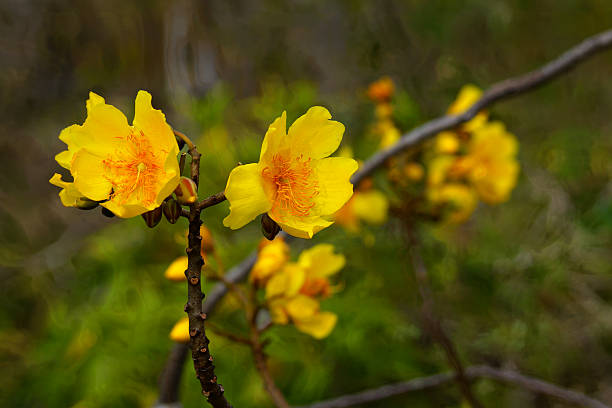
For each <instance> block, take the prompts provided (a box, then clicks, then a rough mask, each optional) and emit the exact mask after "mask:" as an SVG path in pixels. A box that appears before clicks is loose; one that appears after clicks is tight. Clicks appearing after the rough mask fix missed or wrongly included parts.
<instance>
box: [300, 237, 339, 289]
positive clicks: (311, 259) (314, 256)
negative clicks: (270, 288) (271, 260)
mask: <svg viewBox="0 0 612 408" xmlns="http://www.w3.org/2000/svg"><path fill="white" fill-rule="evenodd" d="M297 263H298V265H299V266H300V267H301V268H302V269H303V270H304V275H305V277H304V283H302V287H301V288H300V293H301V294H303V295H306V296H311V297H314V296H322V297H328V296H329V295H331V294H332V292H333V288H332V286H331V284H330V282H329V277H330V276H332V275H334V274H336V273H338V272H339V271H340V269H342V268H343V267H344V265H345V264H346V258H345V257H344V255H342V254H335V253H334V246H333V245H330V244H319V245H315V246H313V247H312V248H310V249H307V250H305V251H302V253H301V254H300V257H299V258H298V262H297Z"/></svg>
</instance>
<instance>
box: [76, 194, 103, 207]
mask: <svg viewBox="0 0 612 408" xmlns="http://www.w3.org/2000/svg"><path fill="white" fill-rule="evenodd" d="M98 205H99V204H98V202H97V201H93V200H90V199H89V198H86V197H81V198H79V199H77V200H76V207H77V208H79V209H81V210H93V209H94V208H96V207H97V206H98Z"/></svg>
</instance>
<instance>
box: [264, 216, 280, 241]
mask: <svg viewBox="0 0 612 408" xmlns="http://www.w3.org/2000/svg"><path fill="white" fill-rule="evenodd" d="M280 230H281V227H280V226H279V225H278V224H277V223H276V221H274V220H273V219H272V218H270V216H268V214H264V215H263V216H262V217H261V232H262V233H263V236H264V237H266V239H268V240H270V241H272V240H273V239H274V237H275V236H276V235H277V234H278V233H279V232H280Z"/></svg>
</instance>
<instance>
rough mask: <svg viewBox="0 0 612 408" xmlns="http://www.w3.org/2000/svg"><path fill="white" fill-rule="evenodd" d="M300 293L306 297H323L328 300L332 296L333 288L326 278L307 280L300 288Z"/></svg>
mask: <svg viewBox="0 0 612 408" xmlns="http://www.w3.org/2000/svg"><path fill="white" fill-rule="evenodd" d="M300 293H301V294H303V295H306V296H310V297H315V296H321V297H323V298H327V297H329V296H330V295H331V293H332V291H331V286H330V284H329V280H327V279H326V278H314V279H313V278H306V281H305V282H304V284H303V285H302V287H301V288H300Z"/></svg>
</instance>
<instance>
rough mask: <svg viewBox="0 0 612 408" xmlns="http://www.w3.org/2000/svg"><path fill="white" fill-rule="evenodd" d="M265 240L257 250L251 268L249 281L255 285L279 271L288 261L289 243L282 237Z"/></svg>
mask: <svg viewBox="0 0 612 408" xmlns="http://www.w3.org/2000/svg"><path fill="white" fill-rule="evenodd" d="M263 241H265V242H266V244H265V245H264V246H262V247H261V248H260V250H259V254H258V255H257V261H256V262H255V265H254V266H253V269H251V277H250V278H251V281H253V282H255V284H257V285H261V284H263V283H265V282H266V281H267V280H268V279H269V278H270V277H271V276H272V275H274V274H275V273H277V272H279V271H280V270H281V269H282V268H283V267H284V266H285V264H286V263H287V262H288V261H289V245H287V243H286V242H285V240H284V239H283V238H282V237H276V238H275V239H274V240H273V241H268V240H267V239H264V240H263Z"/></svg>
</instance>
